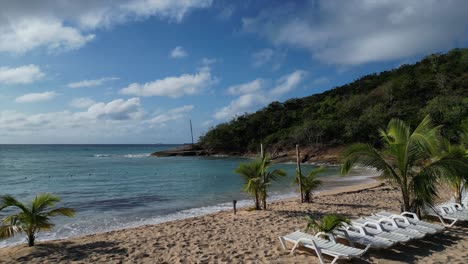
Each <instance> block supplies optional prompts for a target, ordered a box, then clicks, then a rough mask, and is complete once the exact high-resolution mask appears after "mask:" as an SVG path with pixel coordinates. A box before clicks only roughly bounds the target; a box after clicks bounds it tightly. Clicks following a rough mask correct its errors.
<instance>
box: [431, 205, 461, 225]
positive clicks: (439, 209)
mask: <svg viewBox="0 0 468 264" xmlns="http://www.w3.org/2000/svg"><path fill="white" fill-rule="evenodd" d="M450 211H451V209H450V208H448V207H444V206H434V207H426V209H425V212H426V214H427V215H430V216H435V217H437V218H439V220H440V222H441V223H442V225H444V226H447V227H451V226H453V225H455V223H457V222H458V221H468V216H467V215H465V214H462V213H457V212H450ZM446 220H449V221H451V223H446Z"/></svg>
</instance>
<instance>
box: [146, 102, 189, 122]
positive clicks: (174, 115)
mask: <svg viewBox="0 0 468 264" xmlns="http://www.w3.org/2000/svg"><path fill="white" fill-rule="evenodd" d="M193 108H194V107H193V105H184V106H181V107H177V108H173V109H170V110H168V111H166V112H164V113H162V114H159V115H157V116H155V117H153V118H151V119H149V120H148V121H147V123H149V124H151V126H152V127H154V126H155V125H162V124H164V123H166V122H168V121H173V120H178V119H181V118H184V117H185V115H186V114H187V113H188V112H190V111H192V110H193Z"/></svg>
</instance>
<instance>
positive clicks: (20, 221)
mask: <svg viewBox="0 0 468 264" xmlns="http://www.w3.org/2000/svg"><path fill="white" fill-rule="evenodd" d="M59 201H60V198H59V197H58V196H56V195H53V194H47V193H46V194H39V195H37V196H36V198H34V200H32V202H31V204H28V205H26V204H23V203H21V202H19V201H18V200H16V199H15V198H14V197H13V196H11V195H5V196H2V197H1V198H0V210H2V209H4V208H7V207H16V208H18V209H19V212H17V213H15V214H13V215H9V216H7V217H5V218H4V219H3V220H2V222H3V225H1V226H0V239H6V238H10V237H13V236H15V235H16V234H18V233H21V232H24V233H26V235H27V239H28V245H29V246H30V247H32V246H34V240H35V239H36V234H37V233H38V232H39V231H43V230H50V229H52V228H53V227H54V226H55V225H54V224H53V223H52V222H50V217H53V216H58V215H64V216H68V217H72V216H73V215H74V214H75V210H74V209H72V208H66V207H60V208H53V207H54V205H55V203H57V202H59Z"/></svg>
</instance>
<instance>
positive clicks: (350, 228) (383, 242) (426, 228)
mask: <svg viewBox="0 0 468 264" xmlns="http://www.w3.org/2000/svg"><path fill="white" fill-rule="evenodd" d="M467 212H468V211H467ZM465 213H466V212H465ZM466 216H467V217H468V213H466ZM443 229H444V227H443V226H441V225H437V224H432V223H429V222H425V221H422V220H420V219H419V218H418V217H417V216H416V215H415V214H413V213H408V212H404V213H402V214H394V213H390V212H386V211H382V212H379V213H376V214H374V215H372V216H368V217H363V218H359V219H356V220H353V221H351V224H350V225H345V226H344V227H341V228H338V229H336V230H334V231H333V232H332V233H331V234H325V235H327V236H328V238H329V239H324V238H321V235H323V234H317V235H315V236H313V235H310V234H307V233H304V232H302V231H296V232H293V233H291V234H288V235H285V236H281V237H279V239H280V242H281V245H282V247H283V248H284V249H286V248H287V247H286V244H287V242H289V243H291V244H293V247H292V249H291V254H292V253H294V251H295V250H296V249H297V248H298V247H299V246H303V247H306V248H309V249H312V250H314V251H315V252H316V254H317V256H318V258H319V260H320V263H322V264H324V263H325V259H324V255H325V256H330V257H332V258H333V260H332V263H335V262H336V261H338V260H339V259H351V258H359V257H361V256H362V255H364V254H365V253H366V252H367V250H368V249H369V248H376V249H382V248H388V247H391V246H393V245H395V244H398V243H406V242H408V241H410V240H413V239H421V238H423V237H425V236H427V235H432V234H435V233H438V232H440V231H442V230H443ZM337 238H340V239H344V240H347V245H344V244H341V243H338V242H337ZM357 244H358V245H361V247H360V248H358V247H356V245H357Z"/></svg>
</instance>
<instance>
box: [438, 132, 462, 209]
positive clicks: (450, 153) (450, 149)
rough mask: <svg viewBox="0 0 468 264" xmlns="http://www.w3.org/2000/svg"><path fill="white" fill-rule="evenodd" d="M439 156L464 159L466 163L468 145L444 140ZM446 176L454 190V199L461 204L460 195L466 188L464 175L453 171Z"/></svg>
mask: <svg viewBox="0 0 468 264" xmlns="http://www.w3.org/2000/svg"><path fill="white" fill-rule="evenodd" d="M462 137H463V136H462ZM440 156H441V157H449V158H454V159H461V160H463V159H464V160H465V162H467V163H468V147H467V146H465V145H464V144H463V143H461V144H458V145H455V144H451V143H450V142H449V141H448V140H445V141H444V144H443V148H442V151H441V152H440ZM446 178H447V179H448V184H449V186H450V187H451V188H452V190H453V191H454V197H455V201H456V202H457V203H459V204H461V203H462V200H463V197H462V195H463V193H464V191H465V190H466V189H468V181H466V180H465V177H464V175H461V174H454V173H452V174H447V175H446Z"/></svg>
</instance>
